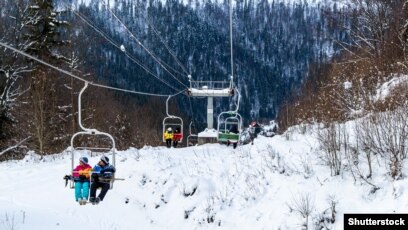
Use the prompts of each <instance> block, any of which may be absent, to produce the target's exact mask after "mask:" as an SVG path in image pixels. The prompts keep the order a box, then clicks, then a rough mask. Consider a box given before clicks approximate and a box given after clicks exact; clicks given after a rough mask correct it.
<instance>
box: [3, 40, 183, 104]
mask: <svg viewBox="0 0 408 230" xmlns="http://www.w3.org/2000/svg"><path fill="white" fill-rule="evenodd" d="M0 46H3V47H5V48H7V49H10V50H12V51H14V52H16V53H19V54H21V55H23V56H25V57H27V58H29V59H31V60H34V61H36V62H39V63H41V64H43V65H45V66H48V67H50V68H52V69H54V70H56V71H58V72H61V73H63V74H66V75H68V76H70V77H72V78H75V79H77V80H80V81H82V82H86V83H88V84H90V85H93V86H96V87H100V88H106V89H112V90H116V91H122V92H126V93H133V94H138V95H146V96H154V97H169V96H172V97H173V96H176V95H178V94H181V93H182V92H184V91H185V90H186V89H183V90H181V91H179V92H177V93H175V94H171V95H169V94H155V93H147V92H140V91H134V90H127V89H122V88H117V87H111V86H107V85H102V84H98V83H93V82H91V81H88V80H86V79H84V78H81V77H79V76H77V75H75V74H73V73H71V72H69V71H66V70H64V69H61V68H58V67H56V66H54V65H51V64H49V63H47V62H45V61H43V60H41V59H38V58H36V57H34V56H32V55H30V54H28V53H26V52H24V51H21V50H18V49H16V48H14V47H12V46H10V45H7V44H5V43H3V42H1V41H0Z"/></svg>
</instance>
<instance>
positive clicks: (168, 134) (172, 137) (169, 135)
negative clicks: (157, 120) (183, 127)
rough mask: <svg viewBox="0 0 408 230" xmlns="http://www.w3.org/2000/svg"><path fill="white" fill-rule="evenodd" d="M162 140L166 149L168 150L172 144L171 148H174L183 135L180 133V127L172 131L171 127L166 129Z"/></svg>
mask: <svg viewBox="0 0 408 230" xmlns="http://www.w3.org/2000/svg"><path fill="white" fill-rule="evenodd" d="M163 137H164V140H166V146H167V148H170V147H171V145H172V142H173V147H174V148H176V147H177V144H178V142H179V141H181V139H183V134H182V133H181V132H180V127H177V128H176V130H174V132H173V129H172V128H171V127H169V128H167V130H166V131H165V132H164V134H163Z"/></svg>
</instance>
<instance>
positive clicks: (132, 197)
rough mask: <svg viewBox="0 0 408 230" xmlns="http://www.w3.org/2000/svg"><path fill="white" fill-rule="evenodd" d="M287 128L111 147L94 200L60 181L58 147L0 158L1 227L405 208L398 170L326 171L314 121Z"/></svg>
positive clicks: (182, 224) (229, 222) (283, 224)
mask: <svg viewBox="0 0 408 230" xmlns="http://www.w3.org/2000/svg"><path fill="white" fill-rule="evenodd" d="M348 125H350V124H348ZM296 130H297V129H295V131H290V132H291V133H290V134H289V133H287V134H286V135H285V136H275V137H273V138H266V137H258V138H257V139H256V140H255V144H254V145H245V146H239V147H238V148H237V149H235V150H233V149H232V148H227V147H226V146H221V145H218V144H208V145H204V146H196V147H188V148H179V149H170V150H168V149H166V148H163V147H145V148H143V149H140V150H137V149H129V150H127V151H123V152H120V153H119V154H118V156H117V177H120V178H125V181H117V182H115V185H114V188H113V190H110V191H109V192H108V194H107V196H106V198H105V200H104V201H103V202H102V203H101V204H99V205H97V206H93V205H91V204H89V205H86V206H80V205H79V204H77V203H76V202H75V201H74V191H73V190H72V189H69V188H65V187H64V181H63V180H62V177H63V176H64V175H65V174H67V173H68V172H69V170H70V162H71V161H70V157H69V155H68V154H67V153H61V154H59V155H57V156H50V157H45V158H44V159H43V160H40V159H39V157H38V156H37V155H35V154H33V153H31V154H29V155H28V156H27V157H26V158H25V159H24V160H23V161H10V162H3V163H0V171H1V172H3V173H1V174H0V181H1V182H2V183H1V184H0V226H1V227H0V229H20V230H23V229H30V230H33V229H76V228H78V227H79V226H81V228H82V227H83V228H86V229H299V228H301V226H302V225H304V223H305V219H304V218H303V217H302V216H301V215H300V214H299V213H298V212H297V210H298V211H299V209H300V208H301V207H300V206H302V205H301V203H302V202H303V201H308V202H309V203H310V204H311V205H310V207H311V208H310V210H311V215H310V217H309V220H308V225H309V227H310V228H311V229H315V228H317V226H323V225H324V226H326V227H328V228H329V229H343V227H342V225H343V224H342V223H343V214H344V213H367V212H369V213H373V212H374V213H376V212H378V213H393V212H398V213H406V212H407V211H408V207H407V202H406V199H405V197H406V190H407V189H408V185H407V183H406V179H402V180H397V181H393V180H391V179H390V177H389V176H388V175H387V174H386V172H385V167H378V169H377V168H376V170H375V171H374V173H373V176H372V181H375V183H376V184H377V186H379V188H380V189H379V190H376V191H373V190H372V186H370V185H368V184H367V183H364V182H363V181H360V180H357V181H356V182H354V180H353V178H352V175H351V173H350V172H349V171H347V170H343V172H342V173H341V175H339V176H331V175H330V169H329V167H328V166H327V165H326V164H325V161H324V159H323V157H322V153H321V151H320V150H319V149H320V147H319V145H318V141H317V140H316V138H315V133H316V128H315V127H312V128H310V127H308V128H307V129H306V132H305V134H299V132H298V131H296ZM299 130H301V129H299ZM82 154H85V153H84V152H82ZM77 155H78V157H79V155H80V154H77ZM98 159H99V156H94V157H91V158H90V163H91V164H92V165H93V164H95V163H96V162H97V161H98ZM384 162H385V161H383V160H382V159H381V158H380V159H378V162H376V163H375V164H378V165H383V164H385V163H384ZM363 168H364V167H363ZM381 169H383V170H381ZM332 205H334V206H335V212H333V211H332V210H333V209H331V208H330V207H333V206H332ZM332 215H334V217H335V222H334V223H333V224H332V223H331V220H332ZM13 226H14V228H13Z"/></svg>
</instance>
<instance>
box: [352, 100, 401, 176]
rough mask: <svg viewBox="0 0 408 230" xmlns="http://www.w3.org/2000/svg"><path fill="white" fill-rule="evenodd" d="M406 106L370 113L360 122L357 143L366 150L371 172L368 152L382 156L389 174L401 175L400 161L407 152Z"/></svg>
mask: <svg viewBox="0 0 408 230" xmlns="http://www.w3.org/2000/svg"><path fill="white" fill-rule="evenodd" d="M407 114H408V108H407V107H401V108H399V109H396V110H394V111H392V112H384V113H377V114H373V115H370V116H369V117H367V118H366V119H364V120H363V121H362V122H361V123H360V130H361V132H360V135H359V139H358V140H359V143H360V144H361V149H363V151H364V152H366V155H367V159H368V162H369V167H370V174H371V160H370V154H371V153H372V154H374V155H379V156H381V157H384V158H385V159H386V161H387V163H388V167H389V169H388V170H389V174H390V175H391V177H392V178H394V179H399V178H400V177H401V176H402V163H403V160H404V159H405V158H406V157H407V153H408V117H407Z"/></svg>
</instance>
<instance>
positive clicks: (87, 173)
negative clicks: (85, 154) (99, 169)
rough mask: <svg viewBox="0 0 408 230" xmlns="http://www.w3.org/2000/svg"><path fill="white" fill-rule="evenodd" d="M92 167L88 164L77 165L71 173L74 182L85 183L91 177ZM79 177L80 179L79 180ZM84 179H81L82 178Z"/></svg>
mask: <svg viewBox="0 0 408 230" xmlns="http://www.w3.org/2000/svg"><path fill="white" fill-rule="evenodd" d="M91 171H92V167H91V166H90V165H89V164H83V165H82V164H80V165H78V166H77V167H76V168H75V169H74V171H73V172H72V176H73V177H74V181H77V182H85V181H89V179H90V177H91ZM80 176H81V178H80ZM82 176H83V177H85V178H83V177H82Z"/></svg>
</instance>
